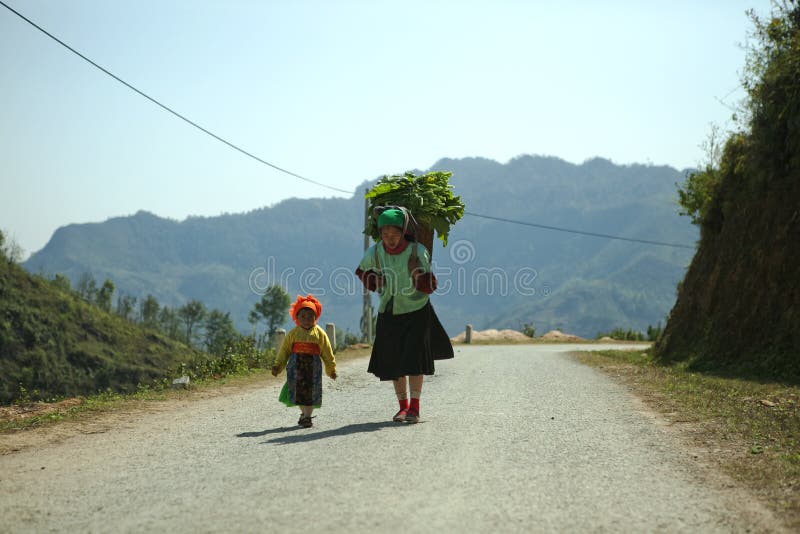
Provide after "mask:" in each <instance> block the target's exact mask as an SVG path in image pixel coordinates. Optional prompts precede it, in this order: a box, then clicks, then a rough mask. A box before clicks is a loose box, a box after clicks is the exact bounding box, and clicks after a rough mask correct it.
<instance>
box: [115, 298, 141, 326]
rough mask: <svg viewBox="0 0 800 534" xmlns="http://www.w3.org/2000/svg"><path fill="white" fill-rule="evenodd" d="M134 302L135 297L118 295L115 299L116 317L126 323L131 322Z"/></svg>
mask: <svg viewBox="0 0 800 534" xmlns="http://www.w3.org/2000/svg"><path fill="white" fill-rule="evenodd" d="M136 300H137V299H136V297H134V296H131V295H119V296H118V297H117V309H116V313H117V315H119V316H120V317H122V318H123V319H127V320H128V321H130V320H132V318H133V317H132V314H133V309H134V308H135V307H136Z"/></svg>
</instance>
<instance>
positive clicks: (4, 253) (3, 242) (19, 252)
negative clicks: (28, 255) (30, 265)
mask: <svg viewBox="0 0 800 534" xmlns="http://www.w3.org/2000/svg"><path fill="white" fill-rule="evenodd" d="M24 255H25V249H23V248H22V247H21V246H20V244H19V243H17V240H16V239H13V238H12V239H8V237H7V235H6V234H5V233H4V232H2V231H0V257H3V258H5V259H6V260H7V261H8V262H10V263H19V262H21V261H22V257H23V256H24Z"/></svg>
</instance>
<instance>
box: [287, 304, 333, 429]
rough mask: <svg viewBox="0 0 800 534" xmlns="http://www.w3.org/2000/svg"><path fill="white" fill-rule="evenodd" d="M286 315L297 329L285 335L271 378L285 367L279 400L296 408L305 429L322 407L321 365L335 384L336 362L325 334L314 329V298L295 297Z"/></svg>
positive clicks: (316, 306) (317, 308) (317, 310)
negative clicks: (284, 382) (315, 409)
mask: <svg viewBox="0 0 800 534" xmlns="http://www.w3.org/2000/svg"><path fill="white" fill-rule="evenodd" d="M290 313H291V315H292V319H293V320H294V322H295V324H296V325H297V326H296V327H295V328H293V329H292V330H290V331H289V333H287V334H286V338H285V339H284V340H283V344H281V347H280V349H279V350H278V359H277V360H276V362H275V365H274V366H273V367H272V376H278V374H279V373H280V372H281V371H283V368H284V367H286V384H284V386H283V389H282V390H281V394H280V397H279V400H280V401H281V402H282V403H284V404H285V405H286V406H300V420H299V421H297V424H298V425H300V426H302V427H303V428H309V427H310V426H312V423H311V413H312V412H313V411H314V408H319V407H320V406H321V405H322V365H323V363H324V365H325V374H327V375H328V376H329V377H331V378H332V379H333V380H336V358H335V357H334V356H333V349H332V348H331V342H330V340H329V339H328V334H326V333H325V330H323V329H322V328H320V327H319V326H318V325H317V320H318V319H319V316H320V315H322V304H321V303H320V301H318V300H317V299H316V298H314V295H307V296H305V297H301V296H300V295H297V300H296V301H295V303H294V304H292V307H291V309H290Z"/></svg>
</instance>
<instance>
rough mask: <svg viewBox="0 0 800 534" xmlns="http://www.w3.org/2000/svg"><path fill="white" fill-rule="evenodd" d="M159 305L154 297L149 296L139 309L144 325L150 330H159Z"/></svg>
mask: <svg viewBox="0 0 800 534" xmlns="http://www.w3.org/2000/svg"><path fill="white" fill-rule="evenodd" d="M159 308H160V306H159V304H158V301H157V300H156V298H155V297H154V296H153V295H147V297H146V298H145V299H144V300H143V301H142V303H141V305H140V307H139V313H140V315H141V317H142V324H144V325H145V326H147V327H149V328H158V311H159Z"/></svg>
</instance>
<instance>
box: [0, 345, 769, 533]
mask: <svg viewBox="0 0 800 534" xmlns="http://www.w3.org/2000/svg"><path fill="white" fill-rule="evenodd" d="M574 348H576V346H570V345H551V346H547V345H516V346H466V347H464V346H460V347H457V352H456V358H455V359H454V360H451V361H447V362H438V365H437V374H436V375H435V376H434V377H432V378H430V379H429V380H428V381H426V383H425V391H424V393H423V400H422V416H423V422H421V423H419V424H417V425H403V424H397V423H392V422H391V421H390V420H389V419H390V418H391V416H392V414H393V413H394V411H395V406H396V402H395V400H394V395H393V392H392V388H391V386H390V385H389V384H386V383H383V384H381V383H380V382H378V381H377V380H375V379H374V378H372V376H371V375H368V374H366V372H365V370H366V361H365V360H357V361H352V362H347V363H345V364H344V365H342V366H341V368H340V379H339V380H338V381H337V382H335V383H334V382H331V381H330V380H328V379H325V384H324V401H323V402H324V406H323V408H322V409H321V410H319V411H318V412H317V413H316V417H315V419H314V427H313V428H311V429H300V428H298V427H296V426H295V423H296V420H297V414H295V411H294V410H290V409H287V408H285V407H283V406H282V405H280V404H279V403H278V402H277V396H278V386H277V385H273V384H270V385H269V386H266V387H264V388H259V389H253V390H246V391H240V392H238V393H235V394H232V395H227V396H224V397H218V398H213V399H207V400H202V401H197V402H191V403H187V404H186V405H184V406H181V407H178V408H176V409H174V410H172V411H170V412H166V413H158V414H151V415H149V416H147V417H142V418H140V419H135V420H132V421H130V422H129V423H128V424H127V425H124V426H123V427H119V428H115V429H112V430H110V431H108V432H105V433H102V434H95V435H88V436H78V437H74V438H71V439H69V440H67V441H66V442H64V443H61V444H57V445H50V446H47V447H44V448H42V449H38V450H23V451H21V452H18V453H15V454H10V455H5V456H1V457H0V518H2V519H1V520H0V531H2V532H47V531H61V532H155V531H161V532H173V531H178V530H181V531H185V532H190V531H192V532H193V531H199V532H221V531H226V532H296V531H301V530H302V531H309V530H310V531H312V532H326V531H327V532H348V533H353V532H376V531H379V532H406V533H411V532H440V533H446V532H497V531H500V532H576V531H580V532H618V531H625V532H746V531H758V530H761V527H759V526H756V527H755V528H754V530H750V529H751V528H752V524H751V523H749V521H751V520H752V517H751V518H749V519H748V518H745V517H743V516H740V515H739V509H740V508H741V507H740V506H737V505H736V503H732V502H731V495H729V494H727V493H724V492H721V490H720V491H718V490H716V489H713V488H710V487H706V486H704V485H703V483H702V482H701V477H698V476H696V471H697V467H696V465H695V464H694V463H693V460H692V457H691V455H690V454H687V453H686V452H685V451H684V450H682V449H681V447H680V446H678V445H677V443H676V442H675V441H674V439H673V437H671V436H670V435H669V434H668V433H667V432H665V431H664V430H662V429H661V428H660V427H659V426H657V425H655V424H654V423H653V419H652V418H651V417H648V416H646V415H644V414H642V413H641V412H640V411H638V409H637V408H636V406H637V405H636V403H635V402H632V399H631V397H630V396H629V394H628V393H627V392H626V390H625V389H624V388H622V387H620V386H618V385H616V384H615V383H613V382H612V381H610V380H609V379H608V378H606V377H604V376H603V375H602V374H600V373H598V372H596V371H595V370H592V369H590V368H588V367H584V366H582V365H580V364H578V363H576V362H575V361H573V360H572V359H570V358H569V357H568V356H566V355H565V352H566V351H568V350H571V349H574ZM764 517H766V516H764Z"/></svg>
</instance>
